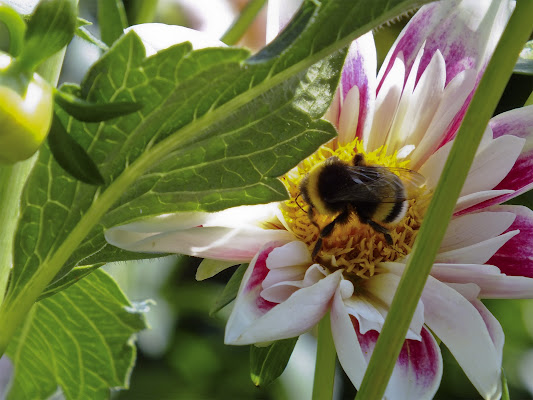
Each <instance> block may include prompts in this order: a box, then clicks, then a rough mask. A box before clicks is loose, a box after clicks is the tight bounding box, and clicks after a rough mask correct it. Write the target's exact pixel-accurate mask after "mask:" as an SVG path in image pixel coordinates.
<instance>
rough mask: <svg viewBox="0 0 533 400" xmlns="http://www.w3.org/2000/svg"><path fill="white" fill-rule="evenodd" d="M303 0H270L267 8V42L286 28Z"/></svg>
mask: <svg viewBox="0 0 533 400" xmlns="http://www.w3.org/2000/svg"><path fill="white" fill-rule="evenodd" d="M301 4H302V0H269V1H268V8H267V24H266V42H267V43H270V42H271V41H272V40H274V38H275V37H276V36H277V35H278V33H279V32H280V31H281V30H282V29H283V28H285V25H287V24H288V23H289V21H290V20H291V18H292V17H293V15H294V14H295V13H296V11H297V10H298V8H299V7H300V5H301Z"/></svg>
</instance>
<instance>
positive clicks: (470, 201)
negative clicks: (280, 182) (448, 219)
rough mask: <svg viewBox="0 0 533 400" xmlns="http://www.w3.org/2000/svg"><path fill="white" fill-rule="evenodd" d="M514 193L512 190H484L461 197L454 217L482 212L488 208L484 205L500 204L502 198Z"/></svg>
mask: <svg viewBox="0 0 533 400" xmlns="http://www.w3.org/2000/svg"><path fill="white" fill-rule="evenodd" d="M512 193H513V191H512V190H483V191H481V192H476V193H472V194H467V195H466V196H461V197H459V199H458V200H457V205H456V206H455V211H454V215H456V216H459V215H463V214H468V213H473V212H475V211H479V210H482V209H484V208H486V206H485V205H484V204H500V201H498V198H499V197H500V196H503V195H508V194H512ZM485 202H487V203H485Z"/></svg>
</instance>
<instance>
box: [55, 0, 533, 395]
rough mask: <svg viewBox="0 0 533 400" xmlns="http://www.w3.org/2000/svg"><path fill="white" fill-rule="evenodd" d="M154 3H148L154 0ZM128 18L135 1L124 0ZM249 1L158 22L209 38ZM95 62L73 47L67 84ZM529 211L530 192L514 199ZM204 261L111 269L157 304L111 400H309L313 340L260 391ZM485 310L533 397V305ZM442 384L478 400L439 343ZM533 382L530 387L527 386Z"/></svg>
mask: <svg viewBox="0 0 533 400" xmlns="http://www.w3.org/2000/svg"><path fill="white" fill-rule="evenodd" d="M150 1H152V0H150ZM124 3H125V6H126V10H127V11H128V12H131V11H132V7H133V6H134V5H135V2H133V1H125V2H124ZM244 4H246V1H244V0H243V1H237V0H235V1H230V0H227V1H225V0H181V1H178V0H160V1H159V4H158V9H157V12H156V15H155V20H156V21H160V22H165V23H171V24H179V25H185V26H189V27H193V28H196V29H201V30H205V31H209V32H211V33H212V34H214V35H216V36H218V37H220V36H221V35H222V34H223V33H224V31H225V30H226V29H227V27H228V26H229V25H230V24H231V22H232V20H233V19H234V18H235V16H236V15H237V13H238V12H239V9H240V8H241V7H242V6H243V5H244ZM80 9H81V16H82V17H83V18H86V19H88V20H90V21H92V22H93V23H95V25H93V26H91V27H89V29H90V30H91V31H92V32H93V33H94V34H95V35H98V26H97V25H96V21H97V18H96V2H95V1H94V0H81V1H80ZM264 20H265V13H264V12H263V13H262V14H261V15H260V16H259V17H258V20H257V21H256V23H255V24H254V25H253V26H252V27H251V29H250V30H249V31H248V32H247V34H246V36H245V39H244V40H243V42H242V43H243V44H244V45H246V46H248V47H250V48H251V49H257V48H259V47H260V46H261V45H262V44H263V42H264ZM407 20H408V18H403V19H401V20H400V21H398V22H396V23H394V24H393V25H391V26H388V27H385V28H382V29H379V30H378V31H377V32H376V43H377V47H378V57H379V59H380V60H383V58H384V56H385V54H386V52H387V50H388V48H389V47H390V46H391V45H392V43H393V41H394V39H395V37H396V35H397V34H398V33H399V31H400V30H401V28H402V27H403V26H404V25H405V23H406V22H407ZM98 56H99V50H98V49H97V48H95V47H94V46H91V45H88V44H87V43H84V42H82V41H81V40H79V39H75V41H74V42H73V43H72V44H71V46H70V47H69V51H68V52H67V58H66V62H65V65H64V68H63V72H62V77H61V80H62V81H63V82H65V81H70V82H80V81H81V79H82V77H83V75H84V74H85V71H86V70H87V68H88V67H89V66H90V64H91V63H92V62H94V60H95V59H96V58H97V57H98ZM532 90H533V77H531V76H525V75H516V74H515V75H513V77H512V79H511V81H510V82H509V84H508V87H507V89H506V92H505V94H504V96H503V98H502V99H501V101H500V104H499V106H498V109H497V112H496V113H501V112H503V111H505V110H509V109H512V108H515V107H520V106H522V105H523V104H524V102H525V101H526V99H527V98H528V96H529V95H530V94H531V92H532ZM513 202H514V203H515V204H525V205H528V206H529V207H530V208H531V207H532V206H533V195H532V194H526V195H523V196H521V197H520V198H518V199H516V200H515V201H513ZM199 261H200V260H199V259H195V258H191V257H185V256H170V257H165V258H161V259H155V260H150V261H144V262H132V263H120V264H116V265H110V266H107V267H106V269H107V270H108V271H110V272H111V273H112V274H113V275H114V276H115V278H116V279H117V280H118V281H119V283H120V285H121V287H122V288H123V289H124V291H125V292H126V293H127V295H128V297H129V298H130V299H131V300H132V301H139V302H140V301H145V300H147V299H152V300H153V302H151V303H150V305H149V308H150V309H149V311H148V312H147V314H146V315H147V319H148V321H149V323H150V325H151V330H148V331H145V332H143V333H141V335H140V336H139V338H138V360H137V365H136V366H135V368H134V370H133V374H132V377H131V388H130V390H127V391H120V392H119V391H117V392H115V393H114V394H113V398H114V399H117V400H118V399H120V400H126V399H129V400H137V399H139V400H140V399H161V400H165V399H168V400H174V399H191V400H195V399H198V400H208V399H209V400H210V399H213V400H216V399H220V400H222V399H265V400H268V399H272V400H274V399H275V400H284V399H296V400H298V399H310V396H311V389H312V379H313V369H314V351H315V348H314V345H315V342H314V338H313V337H312V336H311V335H306V336H304V337H302V338H300V340H299V342H298V345H297V348H296V350H295V353H294V354H293V357H292V358H291V361H290V363H289V367H288V368H287V370H286V372H285V373H284V374H283V375H282V377H281V378H280V379H278V380H277V381H276V382H275V383H273V384H272V385H269V386H268V387H265V388H256V387H255V386H254V385H253V384H252V382H251V380H250V377H249V348H248V346H244V347H235V346H225V345H224V343H223V337H224V326H225V320H226V318H227V316H228V315H229V310H228V308H230V307H227V308H226V309H224V310H222V311H221V312H220V313H218V314H217V315H216V316H215V317H210V316H209V310H210V308H211V306H212V305H213V303H214V302H215V299H216V298H217V296H218V295H219V294H220V293H221V291H222V289H223V287H224V285H225V283H226V282H227V280H228V279H229V277H230V276H231V274H232V273H233V271H234V269H230V270H227V271H224V272H223V273H221V274H219V275H217V276H216V277H214V278H212V279H209V280H207V281H203V282H197V281H196V280H195V278H194V276H195V272H196V267H197V265H198V263H199ZM485 304H486V305H487V306H488V307H489V308H490V309H491V311H492V312H493V314H494V315H495V316H496V317H497V318H498V320H499V321H500V322H501V324H502V325H503V329H504V331H505V335H506V344H505V348H504V369H505V373H506V375H507V379H508V383H509V389H510V392H511V398H512V399H533V301H531V300H524V301H510V300H493V301H487V302H485ZM442 348H443V349H442V350H443V356H444V377H443V380H442V385H441V388H440V390H439V392H438V394H437V398H438V399H478V398H480V397H479V395H478V394H477V392H476V390H475V389H474V388H473V386H472V385H471V384H470V382H469V381H468V379H467V378H466V377H465V375H464V373H463V372H462V370H461V369H460V368H459V366H458V365H457V363H456V362H455V360H454V358H453V356H451V355H450V353H449V352H448V351H447V349H446V348H445V347H444V346H442ZM337 377H338V379H336V388H335V397H336V398H337V399H353V398H354V396H355V393H356V392H355V389H354V388H353V386H352V385H351V383H350V382H349V380H348V379H347V378H346V376H345V375H344V373H343V372H342V369H340V368H338V371H337ZM528 383H529V385H530V387H529V389H528V388H526V384H528Z"/></svg>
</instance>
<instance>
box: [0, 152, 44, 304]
mask: <svg viewBox="0 0 533 400" xmlns="http://www.w3.org/2000/svg"><path fill="white" fill-rule="evenodd" d="M34 161H35V158H31V159H29V160H25V161H21V162H18V163H16V164H14V165H5V166H0V188H2V190H1V191H0V205H1V206H0V226H1V227H2V229H0V249H1V251H0V302H1V301H3V299H4V294H5V291H6V288H7V281H8V278H9V272H10V270H11V268H12V266H13V243H14V239H15V229H16V227H17V222H18V218H19V204H20V195H21V194H22V189H23V187H24V183H26V178H27V176H28V174H29V173H30V170H31V167H32V166H33V162H34Z"/></svg>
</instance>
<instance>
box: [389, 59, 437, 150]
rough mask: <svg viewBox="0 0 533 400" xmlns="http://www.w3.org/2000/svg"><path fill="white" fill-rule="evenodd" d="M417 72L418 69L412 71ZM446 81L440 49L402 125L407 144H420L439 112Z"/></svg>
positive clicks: (423, 77) (425, 73)
mask: <svg viewBox="0 0 533 400" xmlns="http://www.w3.org/2000/svg"><path fill="white" fill-rule="evenodd" d="M411 73H415V74H416V71H411ZM445 81H446V65H445V63H444V58H443V57H442V54H441V53H440V51H439V50H437V51H436V52H435V54H433V57H432V58H431V61H430V63H429V65H428V66H427V68H426V69H425V70H424V72H423V73H422V75H421V76H420V79H419V80H418V83H417V84H416V87H415V89H414V91H413V95H412V96H411V100H410V102H409V106H408V110H407V112H406V114H405V119H404V121H403V124H402V126H401V128H400V129H401V130H402V131H403V132H404V133H403V137H404V142H403V143H400V144H399V145H398V146H397V147H396V148H397V149H398V148H400V147H402V146H404V145H406V144H413V145H418V144H419V143H420V140H421V139H422V137H424V135H425V134H426V132H427V130H428V127H429V124H430V123H431V120H432V119H433V117H434V115H435V114H436V112H437V108H438V107H439V104H440V102H441V99H442V96H443V91H444V83H445Z"/></svg>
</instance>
